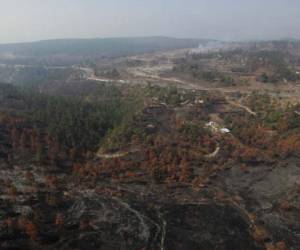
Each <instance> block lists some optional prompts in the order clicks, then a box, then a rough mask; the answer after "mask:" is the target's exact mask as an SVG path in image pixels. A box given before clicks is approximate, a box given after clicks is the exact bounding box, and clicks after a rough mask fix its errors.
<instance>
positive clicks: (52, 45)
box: [0, 37, 209, 57]
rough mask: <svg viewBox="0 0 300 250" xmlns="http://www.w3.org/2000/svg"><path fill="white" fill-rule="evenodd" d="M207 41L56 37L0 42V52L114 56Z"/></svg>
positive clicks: (187, 45)
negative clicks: (20, 41) (10, 42)
mask: <svg viewBox="0 0 300 250" xmlns="http://www.w3.org/2000/svg"><path fill="white" fill-rule="evenodd" d="M208 41H209V40H199V39H176V38H169V37H139V38H97V39H60V40H45V41H39V42H31V43H18V44H2V45H0V54H2V55H3V54H6V55H8V54H10V55H13V56H26V57H44V56H54V55H66V56H108V57H115V56H123V55H132V54H138V53H147V52H153V51H161V50H170V49H180V48H193V47H197V46H198V45H199V44H200V43H206V42H208Z"/></svg>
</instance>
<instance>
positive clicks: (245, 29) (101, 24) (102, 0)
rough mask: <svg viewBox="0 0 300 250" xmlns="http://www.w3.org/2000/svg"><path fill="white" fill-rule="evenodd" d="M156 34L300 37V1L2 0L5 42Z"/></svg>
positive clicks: (0, 35) (0, 33)
mask: <svg viewBox="0 0 300 250" xmlns="http://www.w3.org/2000/svg"><path fill="white" fill-rule="evenodd" d="M151 35H164V36H174V37H195V38H217V39H226V40H228V39H231V40H241V39H242V40H244V39H270V38H272V39H278V38H286V37H294V38H300V0H0V43H7V42H20V41H32V40H42V39H52V38H81V37H84V38H86V37H118V36H151Z"/></svg>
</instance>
